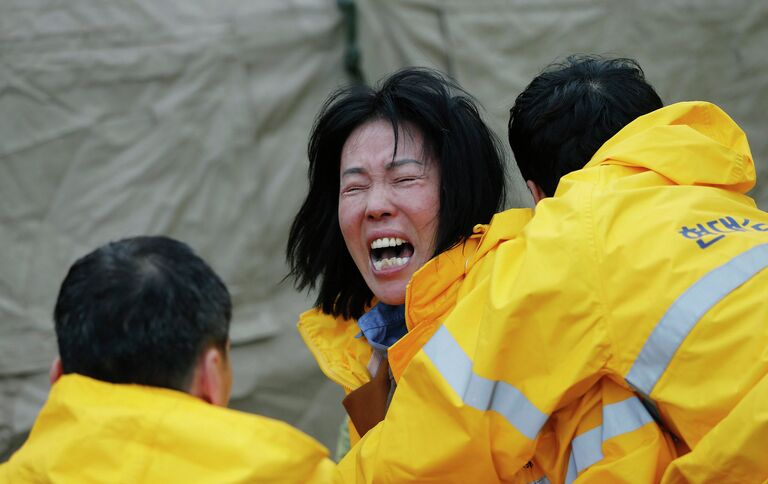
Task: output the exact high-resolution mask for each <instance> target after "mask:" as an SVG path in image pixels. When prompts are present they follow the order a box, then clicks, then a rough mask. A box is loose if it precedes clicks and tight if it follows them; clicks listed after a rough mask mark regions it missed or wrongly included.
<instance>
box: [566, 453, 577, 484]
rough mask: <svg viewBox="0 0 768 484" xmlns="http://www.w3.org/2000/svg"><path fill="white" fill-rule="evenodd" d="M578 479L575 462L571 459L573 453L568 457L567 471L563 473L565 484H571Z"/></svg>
mask: <svg viewBox="0 0 768 484" xmlns="http://www.w3.org/2000/svg"><path fill="white" fill-rule="evenodd" d="M576 477H578V473H577V472H576V461H575V460H574V458H573V452H571V455H569V456H568V470H567V471H566V472H565V484H571V483H572V482H573V481H575V480H576Z"/></svg>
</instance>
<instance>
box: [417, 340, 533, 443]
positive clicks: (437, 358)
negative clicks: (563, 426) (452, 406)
mask: <svg viewBox="0 0 768 484" xmlns="http://www.w3.org/2000/svg"><path fill="white" fill-rule="evenodd" d="M424 352H425V353H426V354H427V356H428V357H429V359H430V361H432V364H433V365H435V367H436V368H437V371H438V372H440V375H441V376H442V377H443V378H444V379H445V381H446V382H447V383H448V385H450V386H451V388H452V389H453V391H454V392H456V394H457V395H458V396H459V398H461V400H462V401H463V402H464V404H465V405H468V406H470V407H472V408H476V409H478V410H483V411H485V410H493V411H495V412H498V413H499V414H501V415H502V416H503V417H504V418H505V419H506V420H507V422H509V424H510V425H512V426H513V427H514V428H515V429H517V430H518V431H519V432H520V433H521V434H523V435H525V436H526V437H528V438H529V439H531V440H533V439H535V438H536V436H537V435H538V434H539V430H541V427H542V426H543V425H544V423H545V422H546V421H547V418H548V417H547V415H545V414H543V413H542V412H541V411H540V410H539V409H538V408H536V407H535V406H534V405H533V404H532V403H531V402H530V401H529V400H528V399H527V398H526V397H525V395H523V394H522V393H521V392H520V390H518V389H517V388H515V387H513V386H512V385H510V384H508V383H505V382H503V381H496V380H489V379H487V378H484V377H482V376H480V375H477V374H476V373H474V371H473V370H472V360H471V359H470V358H469V356H467V354H466V353H465V352H464V350H463V349H462V348H461V346H459V343H458V342H457V341H456V340H455V339H454V337H453V335H452V334H451V332H450V331H448V330H447V329H446V328H445V327H444V326H441V327H440V328H439V329H438V330H437V332H436V333H435V335H434V336H432V338H431V339H430V340H429V341H428V342H427V344H425V345H424Z"/></svg>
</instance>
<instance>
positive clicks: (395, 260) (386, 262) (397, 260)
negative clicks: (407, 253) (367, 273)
mask: <svg viewBox="0 0 768 484" xmlns="http://www.w3.org/2000/svg"><path fill="white" fill-rule="evenodd" d="M410 259H411V258H410V257H390V258H389V259H381V260H375V261H373V267H375V268H376V270H377V271H380V270H382V269H386V268H388V267H399V266H404V265H405V264H407V263H408V261H409V260H410Z"/></svg>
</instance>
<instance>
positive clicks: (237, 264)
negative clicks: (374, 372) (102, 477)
mask: <svg viewBox="0 0 768 484" xmlns="http://www.w3.org/2000/svg"><path fill="white" fill-rule="evenodd" d="M767 48H768V3H767V2H764V1H757V0H755V1H749V0H672V1H670V0H664V1H662V0H652V1H646V2H634V1H629V0H613V1H609V0H604V1H598V0H571V1H565V0H563V1H549V0H528V1H513V0H508V1H500V0H496V1H495V0H444V1H437V0H434V1H428V0H354V1H353V0H339V1H338V2H337V1H332V0H293V1H290V0H260V1H258V2H254V1H249V0H216V1H214V0H164V1H162V2H155V1H152V0H106V1H105V0H99V1H96V0H68V1H67V2H61V1H54V0H2V2H0V249H1V250H0V460H4V459H6V458H7V457H8V452H9V451H10V449H12V448H13V447H14V446H18V445H19V444H20V443H21V442H22V441H23V439H24V438H25V436H26V433H27V432H28V430H29V428H30V426H31V424H32V422H33V421H34V418H35V415H36V414H37V412H38V410H39V408H40V406H41V405H42V403H43V401H44V400H45V398H46V395H47V391H48V381H47V369H48V366H49V364H50V362H51V360H52V358H53V357H54V356H55V353H56V345H55V338H54V334H53V329H52V326H53V325H52V321H51V313H52V309H53V305H54V302H55V297H56V294H57V292H58V288H59V284H60V283H61V280H62V279H63V277H64V275H65V274H66V271H67V269H68V268H69V266H70V265H71V264H72V262H73V261H74V260H75V259H76V258H78V257H80V256H82V255H84V254H85V253H87V252H89V251H90V250H92V249H93V248H95V247H96V246H98V245H101V244H103V243H105V242H108V241H110V240H116V239H119V238H122V237H126V236H131V235H138V234H166V235H170V236H172V237H175V238H178V239H181V240H183V241H186V242H187V243H189V244H190V245H191V246H192V247H193V248H194V249H195V250H196V251H198V253H200V254H201V255H202V256H203V257H204V258H205V259H206V260H208V261H209V262H210V263H211V265H212V266H213V267H214V269H215V270H216V271H217V272H218V273H219V274H220V275H221V276H222V277H223V279H224V280H225V281H226V283H227V284H228V286H229V288H230V291H231V292H232V295H233V299H234V303H235V315H234V321H233V326H232V341H233V358H232V361H233V363H234V370H235V385H234V393H233V401H232V406H233V407H234V408H238V409H243V410H247V411H251V412H256V413H260V414H263V415H267V416H271V417H275V418H279V419H282V420H285V421H287V422H289V423H291V424H293V425H296V426H297V427H299V428H300V429H302V430H304V431H306V432H308V433H310V434H312V435H314V436H315V437H317V438H318V439H320V440H321V441H322V442H323V443H325V444H326V445H329V446H333V445H334V441H335V435H336V431H337V429H338V427H339V423H340V422H341V419H342V417H343V410H342V407H341V405H340V403H339V402H340V400H341V397H342V395H341V391H340V390H339V389H337V388H335V385H334V384H332V383H330V382H328V381H326V380H325V378H324V377H322V375H321V374H320V372H319V370H318V369H317V367H316V365H315V363H314V361H313V360H312V358H311V356H310V354H309V353H308V352H307V350H306V349H305V348H304V346H303V344H302V342H301V340H300V338H299V336H298V334H297V333H296V331H295V321H296V318H297V315H298V313H299V312H300V311H301V310H303V309H305V308H307V307H309V305H310V302H311V300H312V297H311V295H306V294H299V293H297V292H296V291H295V290H294V289H293V288H292V285H291V284H290V282H283V277H284V276H285V274H286V272H287V268H286V265H285V262H284V247H285V240H286V237H287V233H288V228H289V225H290V222H291V220H292V217H293V215H294V213H295V211H296V210H297V209H298V206H299V204H300V203H301V200H302V198H303V196H304V194H305V190H306V168H307V160H306V153H305V149H306V142H307V137H308V132H309V130H310V128H311V126H312V122H313V118H314V116H315V114H316V113H317V111H318V109H319V107H320V105H321V104H322V102H323V100H324V99H325V97H326V96H327V94H328V93H329V92H330V91H331V90H332V89H334V88H335V87H337V86H341V85H343V84H346V83H349V82H350V81H352V80H354V79H364V80H365V81H367V82H374V81H376V80H378V79H379V78H381V77H382V76H384V75H386V74H387V73H389V72H391V71H392V70H394V69H396V68H399V67H401V66H405V65H428V66H435V67H438V68H440V69H442V70H444V71H445V72H447V73H449V74H450V75H452V76H454V77H455V78H456V79H457V80H458V81H459V82H460V83H461V84H462V85H463V86H464V87H465V88H466V89H467V90H469V91H470V92H471V93H472V94H474V95H475V96H476V97H477V98H478V99H479V100H480V102H481V103H482V105H483V106H484V107H485V116H486V119H487V121H488V122H489V123H490V124H491V126H492V127H493V128H494V130H495V131H496V132H497V134H498V135H499V136H500V138H501V139H502V140H506V134H505V133H506V121H507V113H508V110H509V108H510V106H511V105H512V103H513V101H514V99H515V96H516V95H517V94H518V93H519V92H520V91H521V90H522V89H523V88H524V87H525V85H526V84H527V83H528V82H529V81H530V80H531V79H532V78H533V77H534V76H535V75H536V74H537V73H538V72H539V71H540V70H541V69H542V68H543V67H545V66H546V65H547V64H548V63H550V62H551V61H553V60H554V59H556V58H563V57H564V56H566V55H568V54H571V53H601V54H608V55H618V56H628V57H633V58H636V59H638V60H639V62H640V63H641V65H642V66H643V67H644V68H645V71H646V75H647V77H648V79H649V81H650V82H651V83H652V84H653V85H654V86H655V87H656V89H657V90H658V92H659V94H660V95H661V97H662V99H663V100H664V101H665V102H666V103H671V102H675V101H681V100H694V99H702V100H708V101H713V102H715V103H717V104H719V105H720V106H721V107H723V108H724V109H725V110H726V111H727V112H728V113H729V114H730V115H731V116H732V117H733V118H734V119H735V120H736V121H737V122H738V123H739V124H740V125H741V126H742V127H743V128H744V129H745V131H746V132H747V134H748V135H749V138H750V141H751V144H752V150H753V155H754V158H755V161H756V164H757V166H758V176H759V177H761V178H762V179H763V182H762V184H760V183H759V184H758V187H757V188H756V189H755V190H754V191H753V195H754V196H755V197H756V198H757V199H758V201H759V204H760V205H761V207H762V208H763V209H768V189H767V188H766V186H768V185H767V184H766V182H765V179H766V177H768V173H766V171H768V170H767V166H766V159H767V158H768V137H767V136H765V133H766V132H767V131H768V121H767V120H768V118H767V117H766V110H768V95H767V94H768V92H767V91H768V53H766V49H767ZM504 144H505V145H506V142H505V143H504ZM510 160H511V157H510ZM510 172H511V174H510V177H511V181H512V184H513V190H512V193H511V194H510V197H509V200H508V205H509V206H528V205H529V204H530V203H531V201H530V198H529V196H528V194H527V192H526V191H525V189H524V185H523V183H522V181H521V179H520V177H519V174H518V173H517V172H516V170H514V169H511V170H510Z"/></svg>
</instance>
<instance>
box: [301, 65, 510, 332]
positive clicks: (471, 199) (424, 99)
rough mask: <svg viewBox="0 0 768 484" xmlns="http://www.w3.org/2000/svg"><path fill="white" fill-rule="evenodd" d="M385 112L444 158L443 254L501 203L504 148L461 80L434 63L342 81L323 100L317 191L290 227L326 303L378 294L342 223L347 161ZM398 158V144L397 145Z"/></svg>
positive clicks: (356, 311) (307, 281)
mask: <svg viewBox="0 0 768 484" xmlns="http://www.w3.org/2000/svg"><path fill="white" fill-rule="evenodd" d="M376 119H382V120H385V121H387V122H389V123H391V124H392V130H393V133H394V135H395V140H397V136H398V133H399V128H406V127H413V128H416V129H418V130H419V131H420V132H421V134H422V137H423V140H424V149H425V150H427V151H428V152H429V153H430V154H431V155H432V156H433V157H434V159H436V160H437V161H438V163H439V165H440V166H439V171H440V209H439V214H438V217H439V222H438V229H437V240H436V243H435V247H436V253H440V252H442V251H444V250H446V249H447V248H450V247H452V246H454V245H456V244H457V243H459V242H461V240H462V239H463V238H465V237H468V236H469V235H471V234H472V228H473V227H474V226H475V225H476V224H479V223H487V222H489V221H490V219H491V217H492V216H493V214H494V213H495V212H496V211H497V210H498V209H500V208H501V206H502V204H503V202H504V197H505V188H506V185H505V183H506V174H505V165H504V158H503V152H502V150H501V149H500V147H499V144H498V140H497V139H496V137H495V136H494V134H493V132H492V131H491V130H490V129H489V128H488V127H487V125H486V124H485V123H484V122H483V120H482V118H481V116H480V113H479V111H478V108H477V106H476V103H475V101H474V100H473V99H472V98H471V97H470V96H469V95H468V94H467V93H466V92H465V91H464V90H463V89H461V87H459V86H458V85H457V84H456V83H455V82H454V81H452V80H451V79H449V78H447V77H445V76H443V75H442V74H440V73H439V72H437V71H435V70H431V69H426V68H415V67H410V68H405V69H402V70H400V71H397V72H395V73H393V74H392V75H390V76H388V77H387V78H385V79H383V80H382V82H381V83H380V84H379V85H378V86H376V87H369V86H364V85H354V86H351V87H348V88H343V89H340V90H338V91H336V92H334V93H333V94H331V96H330V97H329V98H328V100H327V101H326V103H325V104H324V105H323V107H322V109H321V110H320V113H319V114H318V117H317V119H316V120H315V125H314V127H313V129H312V133H311V135H310V140H309V150H308V151H309V153H308V154H309V193H308V195H307V198H306V199H305V200H304V204H303V205H302V207H301V209H300V210H299V212H298V214H297V215H296V218H295V219H294V222H293V225H292V227H291V233H290V236H289V239H288V249H287V256H288V261H289V262H290V264H291V275H293V276H294V277H295V279H296V281H297V284H296V285H297V287H299V288H305V287H309V288H313V287H315V285H316V283H317V282H318V280H320V284H319V285H320V287H319V292H318V297H317V305H318V306H320V307H321V308H322V309H323V311H325V312H326V313H329V314H334V315H342V316H344V317H359V316H360V315H361V314H362V313H363V310H364V308H365V306H366V304H368V303H369V302H370V301H371V298H372V293H371V291H370V289H369V288H368V287H367V285H366V284H365V281H364V280H363V278H362V276H361V275H360V272H359V271H358V269H357V268H356V267H355V264H354V262H353V261H352V257H351V256H350V255H349V252H348V250H347V248H346V246H345V243H344V239H343V237H342V234H341V229H340V228H339V220H338V197H339V166H340V165H339V163H340V159H341V151H342V148H343V146H344V143H345V142H346V140H347V138H348V137H349V135H350V134H351V133H352V132H353V131H354V130H355V128H357V127H359V126H361V125H363V124H365V123H366V122H369V121H373V120H376ZM392 156H393V159H394V156H395V153H394V152H393V153H392Z"/></svg>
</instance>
